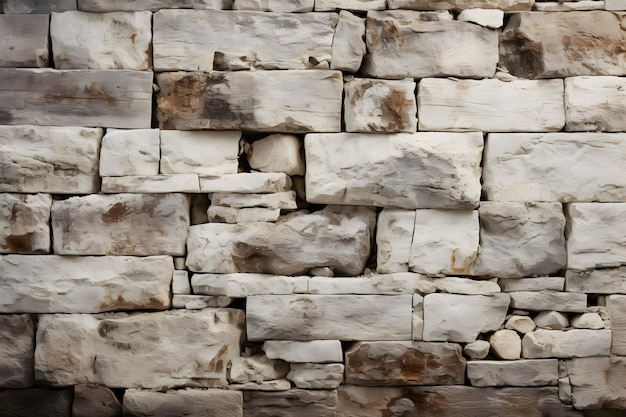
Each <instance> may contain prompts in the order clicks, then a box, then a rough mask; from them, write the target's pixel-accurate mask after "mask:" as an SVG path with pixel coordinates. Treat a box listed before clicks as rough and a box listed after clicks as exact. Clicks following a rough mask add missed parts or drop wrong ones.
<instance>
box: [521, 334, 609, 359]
mask: <svg viewBox="0 0 626 417" xmlns="http://www.w3.org/2000/svg"><path fill="white" fill-rule="evenodd" d="M610 348H611V331H610V330H589V329H570V330H567V331H562V330H545V329H537V330H535V331H533V332H528V333H526V334H525V335H524V338H523V339H522V354H523V357H524V358H529V359H531V358H583V357H589V356H608V355H609V352H610Z"/></svg>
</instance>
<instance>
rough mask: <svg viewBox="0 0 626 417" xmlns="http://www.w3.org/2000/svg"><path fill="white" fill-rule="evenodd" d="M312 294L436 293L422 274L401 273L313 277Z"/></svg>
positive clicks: (311, 280)
mask: <svg viewBox="0 0 626 417" xmlns="http://www.w3.org/2000/svg"><path fill="white" fill-rule="evenodd" d="M309 292H310V293H311V294H372V295H375V294H381V295H382V294H388V295H395V294H412V293H414V292H419V293H422V294H428V293H431V292H435V285H434V284H433V282H432V280H431V279H430V278H428V277H426V276H423V275H420V274H412V273H410V272H400V273H393V274H372V275H367V276H363V277H345V278H342V277H312V278H311V279H310V281H309Z"/></svg>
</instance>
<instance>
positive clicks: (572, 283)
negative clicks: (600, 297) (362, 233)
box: [565, 266, 626, 294]
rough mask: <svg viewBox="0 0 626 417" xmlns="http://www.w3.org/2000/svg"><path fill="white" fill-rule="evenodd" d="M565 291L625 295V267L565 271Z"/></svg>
mask: <svg viewBox="0 0 626 417" xmlns="http://www.w3.org/2000/svg"><path fill="white" fill-rule="evenodd" d="M565 280H566V281H565V291H571V292H584V293H588V294H589V293H590V294H626V267H624V266H622V267H619V268H603V269H592V270H590V271H573V270H567V271H565Z"/></svg>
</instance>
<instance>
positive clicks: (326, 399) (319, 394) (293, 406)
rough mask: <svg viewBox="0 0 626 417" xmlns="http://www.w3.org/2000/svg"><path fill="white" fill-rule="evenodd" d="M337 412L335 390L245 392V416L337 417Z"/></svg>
mask: <svg viewBox="0 0 626 417" xmlns="http://www.w3.org/2000/svg"><path fill="white" fill-rule="evenodd" d="M336 412H337V391H335V390H304V389H291V390H289V391H281V392H260V391H247V392H244V393H243V415H244V417H296V416H297V417H336V416H337V414H336Z"/></svg>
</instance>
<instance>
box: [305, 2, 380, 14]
mask: <svg viewBox="0 0 626 417" xmlns="http://www.w3.org/2000/svg"><path fill="white" fill-rule="evenodd" d="M386 5H387V2H386V0H315V11H316V12H327V11H333V10H337V9H345V10H361V11H363V10H384V9H385V6H386Z"/></svg>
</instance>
